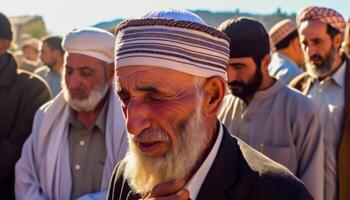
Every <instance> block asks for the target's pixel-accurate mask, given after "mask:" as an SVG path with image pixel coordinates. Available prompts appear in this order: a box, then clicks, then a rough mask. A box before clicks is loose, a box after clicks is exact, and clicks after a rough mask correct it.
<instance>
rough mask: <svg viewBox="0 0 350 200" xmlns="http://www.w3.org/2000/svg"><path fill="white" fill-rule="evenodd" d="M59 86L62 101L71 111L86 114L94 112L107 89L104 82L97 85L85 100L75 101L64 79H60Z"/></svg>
mask: <svg viewBox="0 0 350 200" xmlns="http://www.w3.org/2000/svg"><path fill="white" fill-rule="evenodd" d="M61 85H62V91H63V97H64V99H65V100H66V102H67V103H68V104H69V106H70V107H71V108H72V109H73V110H75V111H78V112H88V111H92V110H94V109H95V108H96V106H97V104H98V103H99V102H100V101H101V100H102V98H103V97H104V96H105V95H106V94H107V92H108V88H109V86H108V84H107V83H106V82H105V81H104V82H103V83H102V84H101V85H98V86H97V87H95V88H94V89H92V90H91V92H90V94H89V97H88V98H87V99H84V100H76V99H73V98H72V97H71V96H70V94H69V90H68V88H67V85H66V82H65V80H64V79H62V82H61Z"/></svg>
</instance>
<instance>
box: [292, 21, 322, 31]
mask: <svg viewBox="0 0 350 200" xmlns="http://www.w3.org/2000/svg"><path fill="white" fill-rule="evenodd" d="M298 30H299V33H301V34H303V33H306V32H318V33H320V31H322V30H323V31H327V24H325V23H323V22H321V21H319V20H305V21H303V22H301V23H300V25H299V28H298Z"/></svg>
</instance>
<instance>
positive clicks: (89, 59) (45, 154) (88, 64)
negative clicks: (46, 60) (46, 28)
mask: <svg viewBox="0 0 350 200" xmlns="http://www.w3.org/2000/svg"><path fill="white" fill-rule="evenodd" d="M114 41H115V38H114V36H113V35H112V34H110V33H108V32H106V31H104V30H101V29H97V28H84V29H76V30H73V31H72V32H69V33H68V34H67V35H66V36H65V37H64V38H63V42H62V46H63V48H64V49H65V50H66V52H67V55H66V58H65V69H64V72H63V75H64V79H63V81H62V89H63V92H62V93H60V94H59V95H58V96H57V97H56V98H54V99H53V100H52V101H50V102H48V103H47V104H45V105H43V106H42V107H41V108H40V109H39V110H38V111H37V113H36V115H35V119H34V124H33V131H32V134H31V135H30V137H29V138H28V139H27V141H26V142H25V144H24V148H23V151H22V156H21V158H20V160H19V161H18V163H17V165H16V185H15V187H16V189H15V190H16V199H26V200H27V199H29V200H30V199H80V200H83V199H105V197H106V192H107V188H108V183H109V179H110V176H111V174H112V171H113V168H114V167H115V165H116V164H117V162H118V161H119V160H121V159H122V158H123V157H124V155H125V152H126V149H127V138H126V134H125V132H126V131H125V125H124V124H125V123H124V119H123V116H122V111H121V108H120V102H119V100H118V98H116V97H115V95H114V93H113V91H114V89H113V88H114V87H113V77H114V62H113V49H114Z"/></svg>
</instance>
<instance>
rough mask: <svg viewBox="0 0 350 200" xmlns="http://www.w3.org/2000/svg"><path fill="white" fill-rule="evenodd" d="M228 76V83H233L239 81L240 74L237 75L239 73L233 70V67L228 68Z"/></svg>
mask: <svg viewBox="0 0 350 200" xmlns="http://www.w3.org/2000/svg"><path fill="white" fill-rule="evenodd" d="M226 76H227V80H228V82H232V81H235V80H237V77H238V74H237V71H236V70H235V69H233V67H228V68H227V71H226Z"/></svg>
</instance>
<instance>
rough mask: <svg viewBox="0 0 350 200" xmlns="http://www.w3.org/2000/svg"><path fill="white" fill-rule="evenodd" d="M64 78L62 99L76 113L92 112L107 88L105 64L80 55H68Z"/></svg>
mask: <svg viewBox="0 0 350 200" xmlns="http://www.w3.org/2000/svg"><path fill="white" fill-rule="evenodd" d="M64 77H65V78H64V79H62V90H63V94H64V98H65V100H66V101H67V102H68V103H69V105H70V106H71V107H72V108H73V109H74V110H76V111H91V110H93V109H94V108H95V107H96V105H97V104H98V103H99V102H100V101H101V99H102V98H103V97H104V96H105V95H106V93H107V91H108V88H109V82H110V81H109V80H108V78H107V77H108V70H107V63H105V62H103V61H101V60H98V59H95V58H93V57H90V56H86V55H82V54H72V53H70V54H68V56H67V61H66V66H65V70H64Z"/></svg>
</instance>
